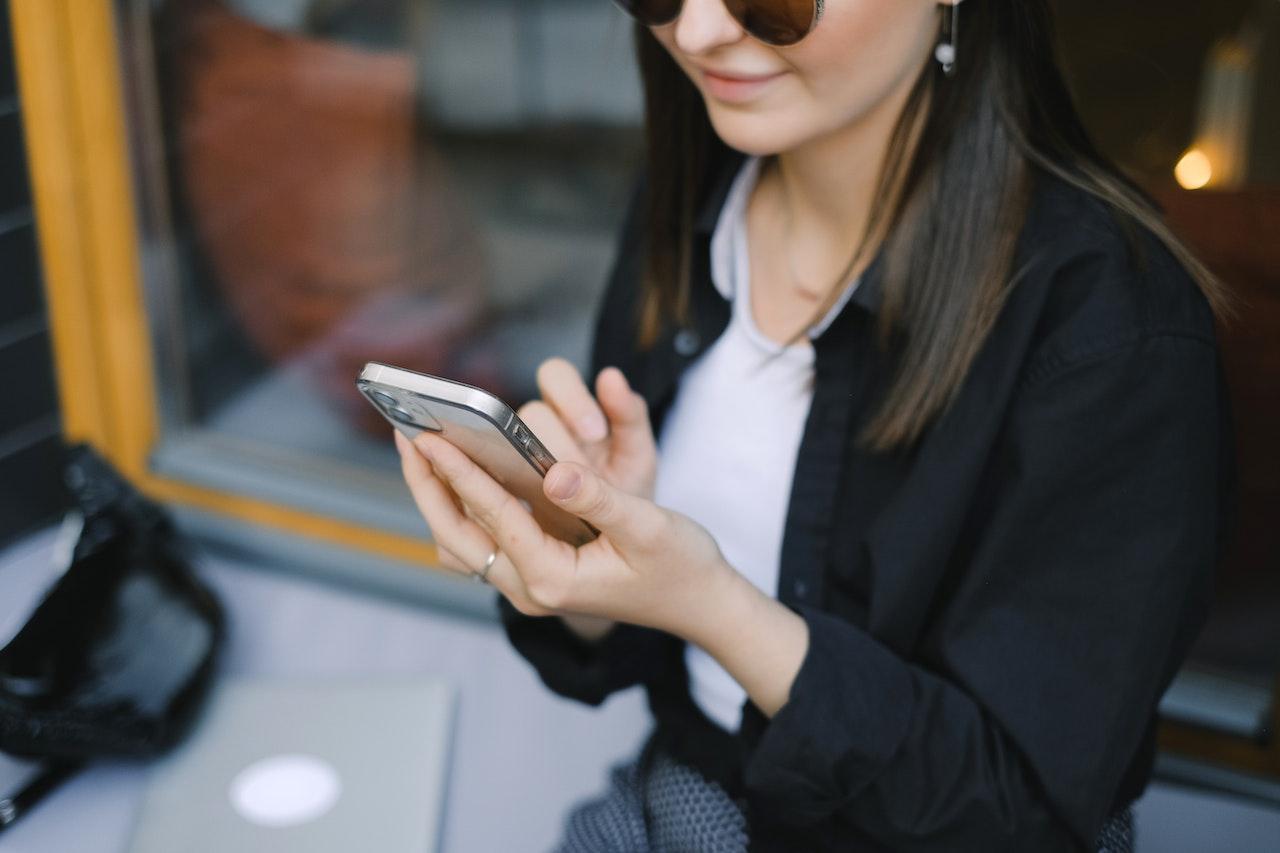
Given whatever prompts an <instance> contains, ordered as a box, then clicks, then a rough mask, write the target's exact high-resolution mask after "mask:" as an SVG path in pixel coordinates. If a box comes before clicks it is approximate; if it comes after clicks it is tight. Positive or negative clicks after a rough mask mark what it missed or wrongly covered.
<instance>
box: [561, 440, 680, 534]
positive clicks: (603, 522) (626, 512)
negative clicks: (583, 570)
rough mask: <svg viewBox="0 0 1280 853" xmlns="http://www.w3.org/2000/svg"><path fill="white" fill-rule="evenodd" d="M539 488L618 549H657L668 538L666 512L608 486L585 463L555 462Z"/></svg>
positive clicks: (649, 502) (646, 501) (650, 503)
mask: <svg viewBox="0 0 1280 853" xmlns="http://www.w3.org/2000/svg"><path fill="white" fill-rule="evenodd" d="M542 488H543V491H544V492H545V493H546V495H547V497H548V498H550V499H551V500H552V501H553V502H554V503H556V504H557V505H559V506H561V507H563V508H564V509H566V510H568V511H569V512H571V513H573V514H574V515H576V516H578V518H581V519H583V520H584V521H586V522H587V523H589V524H590V525H591V526H593V527H595V528H596V529H597V530H599V531H600V533H601V535H602V536H607V537H608V538H609V540H610V541H611V542H613V543H614V544H615V545H617V546H618V548H619V549H620V550H623V551H629V552H643V551H651V550H653V549H654V548H658V549H661V548H662V547H663V546H664V543H665V542H666V541H667V539H668V537H669V531H668V529H667V528H668V527H669V520H670V519H669V516H668V515H667V514H666V512H664V511H663V510H662V509H661V508H659V507H658V506H657V505H656V504H654V503H653V502H651V501H648V500H645V499H644V498H640V497H636V496H635V495H630V494H627V493H626V492H624V491H622V490H621V489H618V488H616V487H615V486H612V485H610V484H609V483H608V482H606V481H605V479H604V478H603V477H600V476H598V475H596V474H595V472H593V471H592V470H591V469H590V468H588V467H586V466H585V465H578V464H576V463H574V462H557V463H556V464H555V465H553V466H552V467H551V470H550V471H548V472H547V477H546V479H545V480H544V481H543V484H542Z"/></svg>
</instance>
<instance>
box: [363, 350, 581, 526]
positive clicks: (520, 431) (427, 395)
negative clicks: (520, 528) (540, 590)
mask: <svg viewBox="0 0 1280 853" xmlns="http://www.w3.org/2000/svg"><path fill="white" fill-rule="evenodd" d="M356 388H357V389H359V391H360V393H361V394H362V395H364V398H365V399H366V400H368V401H369V402H370V403H371V404H372V405H373V407H374V408H376V409H377V410H378V411H379V412H381V413H382V416H383V417H384V418H386V419H387V420H388V421H390V422H391V425H392V426H394V427H395V428H396V429H398V430H399V431H400V432H401V433H403V434H404V435H405V436H406V437H408V438H409V439H413V438H416V437H417V436H418V435H420V434H421V433H423V432H434V433H437V434H438V435H440V436H441V437H442V438H444V439H445V440H446V441H448V442H449V443H450V444H452V445H453V446H454V447H456V448H458V449H459V450H461V451H462V452H463V453H465V454H467V456H469V457H470V458H471V460H472V461H474V462H475V463H476V464H477V465H479V466H480V467H481V468H483V469H484V470H485V471H486V472H488V474H489V476H491V477H493V479H495V480H496V481H498V483H500V484H501V485H502V486H504V487H505V488H506V489H507V491H509V492H511V494H512V495H514V496H515V497H517V498H519V499H520V500H522V501H524V502H525V503H526V504H527V505H528V506H529V508H530V511H531V512H532V513H533V517H534V518H535V519H537V521H538V523H539V524H541V525H542V529H543V530H545V531H546V532H547V533H549V534H551V535H552V536H555V537H556V538H557V539H560V540H562V541H565V542H568V543H569V544H571V545H582V544H585V543H587V542H590V541H591V540H592V539H594V538H595V537H596V536H597V535H598V533H597V531H596V530H595V529H594V528H593V527H591V525H589V524H587V523H586V522H585V521H583V520H582V519H580V518H578V517H577V516H574V515H571V514H570V513H568V512H565V511H564V510H563V509H561V508H560V507H558V506H556V505H555V504H553V503H552V502H551V501H550V500H548V499H547V497H546V495H544V494H543V493H542V478H543V477H544V476H546V473H547V471H549V470H550V469H551V466H552V465H554V464H555V463H556V460H555V457H554V456H552V455H551V453H550V451H548V450H547V448H546V447H545V446H543V444H542V442H541V441H539V440H538V437H537V436H535V435H534V434H533V431H532V430H530V429H529V428H528V427H527V426H525V424H524V422H523V421H521V420H520V417H519V416H518V415H517V414H516V413H515V412H514V411H513V410H512V409H511V407H510V406H508V405H507V404H506V403H504V402H502V401H501V400H499V399H498V398H497V397H495V396H494V395H492V394H490V393H489V392H488V391H484V390H482V389H480V388H476V387H474V386H472V385H467V384H465V383H462V382H454V381H453V380H451V379H443V378H441V377H439V376H431V375H430V374H426V373H416V372H414V371H412V370H405V369H404V368H401V367H392V366H391V365H389V364H381V363H380V362H376V361H371V362H369V363H368V364H366V365H365V366H364V370H362V371H360V376H359V377H358V378H357V379H356Z"/></svg>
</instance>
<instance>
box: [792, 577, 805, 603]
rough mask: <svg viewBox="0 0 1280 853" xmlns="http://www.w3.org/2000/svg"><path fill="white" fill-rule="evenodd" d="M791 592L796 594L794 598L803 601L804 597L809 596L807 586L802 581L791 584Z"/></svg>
mask: <svg viewBox="0 0 1280 853" xmlns="http://www.w3.org/2000/svg"><path fill="white" fill-rule="evenodd" d="M791 591H792V592H794V593H795V594H796V598H798V599H800V600H801V601H803V600H804V598H805V596H807V595H808V594H809V584H807V583H805V582H804V581H796V582H795V583H794V584H792V586H791Z"/></svg>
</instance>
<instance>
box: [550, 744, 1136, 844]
mask: <svg viewBox="0 0 1280 853" xmlns="http://www.w3.org/2000/svg"><path fill="white" fill-rule="evenodd" d="M747 843H748V839H747V820H746V817H745V816H744V814H743V813H742V809H741V807H740V806H739V804H738V803H736V802H735V801H734V800H732V799H731V798H730V797H729V795H728V794H726V793H725V792H724V789H723V788H721V787H720V786H719V785H717V784H716V783H714V782H709V781H707V780H706V779H705V778H703V776H702V775H701V774H700V773H698V772H697V771H696V770H693V769H692V768H689V767H686V766H684V765H682V764H677V763H676V762H674V761H672V760H671V759H670V758H668V757H667V756H665V755H663V754H661V753H658V754H657V755H655V756H654V757H653V759H652V761H651V762H650V764H649V766H648V767H647V768H646V767H645V766H644V759H643V758H641V759H637V760H635V761H632V762H629V763H627V764H621V765H619V766H617V767H615V768H614V769H613V771H612V772H611V774H610V784H609V789H608V790H607V791H606V792H605V793H604V794H603V795H601V796H600V797H598V798H597V799H594V800H588V801H587V802H585V803H583V804H581V805H579V806H578V807H576V808H575V809H574V810H573V812H571V813H570V815H569V819H568V822H567V824H566V826H565V838H564V841H563V842H562V844H561V846H560V847H558V848H557V849H556V851H555V853H746V850H747ZM1096 848H1097V853H1133V851H1134V829H1133V810H1132V809H1130V808H1126V809H1124V810H1123V811H1120V812H1117V813H1116V814H1115V815H1113V816H1112V818H1111V819H1110V820H1109V821H1107V824H1106V826H1104V827H1103V828H1102V832H1101V833H1099V835H1098V840H1097V843H1096Z"/></svg>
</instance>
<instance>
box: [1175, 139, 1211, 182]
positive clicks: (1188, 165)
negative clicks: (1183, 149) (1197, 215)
mask: <svg viewBox="0 0 1280 853" xmlns="http://www.w3.org/2000/svg"><path fill="white" fill-rule="evenodd" d="M1173 174H1174V176H1175V177H1176V178H1177V179H1178V184H1179V185H1180V186H1181V187H1182V188H1183V189H1184V190H1198V189H1202V188H1203V187H1207V186H1208V185H1209V181H1211V180H1213V163H1212V162H1210V160H1209V155H1208V154H1205V153H1204V152H1203V151H1201V150H1200V149H1199V148H1192V149H1191V150H1190V151H1188V152H1187V153H1186V154H1183V155H1182V159H1181V160H1179V161H1178V165H1177V167H1175V168H1174V170H1173Z"/></svg>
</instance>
